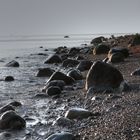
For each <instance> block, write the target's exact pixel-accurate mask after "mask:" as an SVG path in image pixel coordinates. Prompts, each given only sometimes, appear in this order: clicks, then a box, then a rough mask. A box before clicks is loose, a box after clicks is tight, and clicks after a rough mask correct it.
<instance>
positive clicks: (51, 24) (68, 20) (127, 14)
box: [0, 0, 140, 36]
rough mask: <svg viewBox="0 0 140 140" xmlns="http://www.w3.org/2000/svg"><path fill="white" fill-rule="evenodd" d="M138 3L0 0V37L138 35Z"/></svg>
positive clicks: (124, 0)
mask: <svg viewBox="0 0 140 140" xmlns="http://www.w3.org/2000/svg"><path fill="white" fill-rule="evenodd" d="M139 5H140V1H139V0H117V1H115V0H24V1H23V0H0V21H1V23H0V36H18V35H23V36H24V35H26V36H30V35H55V34H58V35H61V34H66V35H67V34H106V33H107V34H109V33H126V34H127V33H139V32H140V28H139V25H140V20H139V13H140V9H139Z"/></svg>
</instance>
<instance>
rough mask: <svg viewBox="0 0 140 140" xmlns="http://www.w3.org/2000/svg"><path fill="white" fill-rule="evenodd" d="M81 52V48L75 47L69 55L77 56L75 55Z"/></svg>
mask: <svg viewBox="0 0 140 140" xmlns="http://www.w3.org/2000/svg"><path fill="white" fill-rule="evenodd" d="M79 52H80V48H75V47H73V48H71V49H70V50H69V52H68V54H69V55H70V56H75V55H77V54H78V53H79Z"/></svg>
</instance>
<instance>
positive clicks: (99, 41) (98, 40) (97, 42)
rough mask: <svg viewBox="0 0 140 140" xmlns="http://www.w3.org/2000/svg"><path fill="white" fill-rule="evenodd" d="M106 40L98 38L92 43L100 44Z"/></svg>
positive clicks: (101, 37)
mask: <svg viewBox="0 0 140 140" xmlns="http://www.w3.org/2000/svg"><path fill="white" fill-rule="evenodd" d="M104 40H105V38H104V37H103V36H100V37H96V38H94V39H93V40H92V41H91V44H100V43H102V42H103V41H104Z"/></svg>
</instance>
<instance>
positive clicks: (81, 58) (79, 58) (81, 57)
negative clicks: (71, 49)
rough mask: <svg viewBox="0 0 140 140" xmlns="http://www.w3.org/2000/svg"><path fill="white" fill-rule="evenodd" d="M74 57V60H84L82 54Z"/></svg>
mask: <svg viewBox="0 0 140 140" xmlns="http://www.w3.org/2000/svg"><path fill="white" fill-rule="evenodd" d="M75 59H76V60H84V57H83V56H77V57H76V58H75Z"/></svg>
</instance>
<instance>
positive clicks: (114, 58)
mask: <svg viewBox="0 0 140 140" xmlns="http://www.w3.org/2000/svg"><path fill="white" fill-rule="evenodd" d="M123 61H124V55H123V54H122V53H113V54H112V55H110V56H109V60H108V62H112V63H119V62H123Z"/></svg>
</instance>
